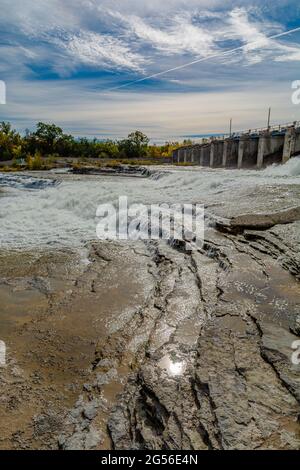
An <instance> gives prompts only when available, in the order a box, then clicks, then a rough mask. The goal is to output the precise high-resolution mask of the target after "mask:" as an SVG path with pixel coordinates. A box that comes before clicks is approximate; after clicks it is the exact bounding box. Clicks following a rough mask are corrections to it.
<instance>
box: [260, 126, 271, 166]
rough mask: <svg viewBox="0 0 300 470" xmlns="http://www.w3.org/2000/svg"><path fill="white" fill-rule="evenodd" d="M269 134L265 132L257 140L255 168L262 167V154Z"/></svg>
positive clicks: (264, 151)
mask: <svg viewBox="0 0 300 470" xmlns="http://www.w3.org/2000/svg"><path fill="white" fill-rule="evenodd" d="M269 138H270V136H269V135H266V134H262V135H261V136H260V137H259V140H258V152H257V168H258V169H260V168H262V167H263V164H264V156H265V154H266V151H267V139H269Z"/></svg>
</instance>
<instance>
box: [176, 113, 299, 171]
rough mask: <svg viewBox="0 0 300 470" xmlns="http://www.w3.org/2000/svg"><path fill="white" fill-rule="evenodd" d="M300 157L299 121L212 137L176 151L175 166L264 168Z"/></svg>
mask: <svg viewBox="0 0 300 470" xmlns="http://www.w3.org/2000/svg"><path fill="white" fill-rule="evenodd" d="M296 155H300V121H299V122H293V123H289V124H284V125H278V126H272V127H269V128H261V129H249V130H248V131H242V132H238V133H234V134H231V135H224V136H218V137H211V138H210V139H207V140H206V141H204V142H202V143H197V144H192V145H184V146H181V147H178V148H177V149H175V150H174V151H173V154H172V161H173V163H174V164H180V163H191V164H193V165H200V166H209V167H212V168H218V167H219V168H263V167H265V166H268V165H271V164H272V163H285V162H286V161H287V160H289V159H290V158H291V157H294V156H296Z"/></svg>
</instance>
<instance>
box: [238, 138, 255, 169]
mask: <svg viewBox="0 0 300 470" xmlns="http://www.w3.org/2000/svg"><path fill="white" fill-rule="evenodd" d="M257 153H258V137H257V136H250V135H245V136H242V137H241V138H240V141H239V148H238V168H252V167H256V166H257Z"/></svg>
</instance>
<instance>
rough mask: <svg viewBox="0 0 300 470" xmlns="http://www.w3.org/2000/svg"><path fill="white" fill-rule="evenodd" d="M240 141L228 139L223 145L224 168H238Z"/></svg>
mask: <svg viewBox="0 0 300 470" xmlns="http://www.w3.org/2000/svg"><path fill="white" fill-rule="evenodd" d="M238 148H239V141H238V140H237V139H227V140H225V141H224V144H223V156H222V167H223V168H236V167H237V164H238Z"/></svg>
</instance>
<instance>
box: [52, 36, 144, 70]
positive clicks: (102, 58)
mask: <svg viewBox="0 0 300 470" xmlns="http://www.w3.org/2000/svg"><path fill="white" fill-rule="evenodd" d="M56 42H57V43H58V44H59V45H60V46H61V47H62V48H64V49H65V50H66V51H67V53H68V54H69V55H71V56H72V58H73V59H74V61H75V62H76V63H82V64H87V65H91V66H94V67H99V68H101V67H103V66H104V67H109V68H117V69H119V68H121V69H123V68H124V69H128V70H133V71H136V72H142V66H143V65H144V64H145V63H146V62H147V61H146V60H145V58H144V57H143V56H142V55H140V54H138V53H135V52H133V51H131V49H130V46H129V45H128V44H127V43H126V42H124V41H122V40H121V39H118V38H116V37H114V36H112V35H109V34H106V35H104V34H98V33H93V32H89V31H80V32H79V33H78V34H74V35H70V37H67V39H66V40H59V42H58V41H56Z"/></svg>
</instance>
